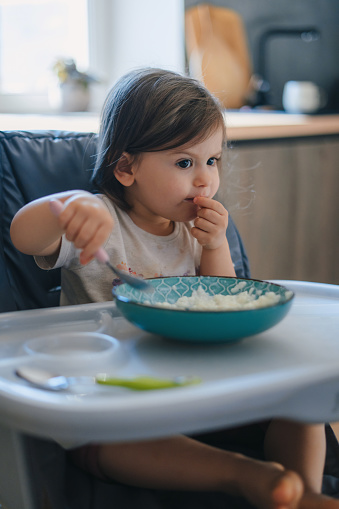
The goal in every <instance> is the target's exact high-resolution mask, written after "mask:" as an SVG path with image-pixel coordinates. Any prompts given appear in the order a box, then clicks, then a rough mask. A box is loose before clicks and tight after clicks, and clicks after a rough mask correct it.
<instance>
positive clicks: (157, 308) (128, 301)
mask: <svg viewBox="0 0 339 509" xmlns="http://www.w3.org/2000/svg"><path fill="white" fill-rule="evenodd" d="M173 278H179V279H190V278H205V279H209V278H216V279H235V280H237V281H251V282H254V283H265V284H267V285H271V286H275V287H279V288H281V289H283V290H285V291H287V292H290V294H291V295H290V296H289V297H287V298H285V299H284V300H283V302H277V303H276V304H272V305H268V306H262V307H260V308H254V309H215V310H213V309H187V308H182V309H173V308H166V307H162V306H155V305H153V304H148V303H145V302H137V301H135V300H133V299H131V298H129V297H126V296H124V295H117V293H116V292H118V291H119V288H121V287H122V286H125V285H126V286H128V284H127V283H122V284H121V285H119V286H116V287H115V288H113V290H112V294H113V297H114V298H115V299H116V300H117V301H119V302H122V303H124V304H129V305H131V306H136V307H141V308H147V309H152V310H154V311H156V312H159V311H161V312H167V313H168V312H170V313H173V312H179V313H188V312H189V313H201V314H204V315H206V314H208V313H212V314H220V313H224V314H231V313H253V312H258V311H259V312H260V311H267V310H268V309H274V308H278V307H279V306H286V304H288V303H290V302H291V301H292V300H293V299H294V297H295V293H294V292H293V291H292V290H290V289H289V288H287V287H286V286H284V285H281V284H279V283H273V282H271V281H266V280H264V279H253V278H244V277H234V276H163V277H154V278H145V281H156V280H158V279H173Z"/></svg>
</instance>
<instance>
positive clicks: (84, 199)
mask: <svg viewBox="0 0 339 509" xmlns="http://www.w3.org/2000/svg"><path fill="white" fill-rule="evenodd" d="M53 200H59V201H60V202H62V203H63V209H62V211H61V213H60V214H59V216H58V217H56V216H55V214H53V212H52V210H51V208H50V202H51V201H53ZM112 228H113V219H112V217H111V215H110V213H109V211H108V209H107V208H106V206H105V204H104V203H103V202H102V201H101V200H100V199H99V198H98V197H96V196H94V195H92V194H91V193H88V192H86V191H67V192H63V193H57V194H53V195H49V196H45V197H43V198H40V199H38V200H35V201H33V202H31V203H28V204H27V205H25V206H24V207H23V208H22V209H20V210H19V211H18V212H17V214H16V215H15V216H14V218H13V221H12V225H11V232H10V233H11V239H12V242H13V244H14V245H15V247H16V248H17V249H18V250H19V251H22V252H23V253H25V254H30V255H36V256H53V255H57V254H58V252H59V249H60V245H61V236H62V235H63V233H65V234H66V238H67V239H68V240H70V241H71V242H73V243H74V245H75V247H77V248H79V249H81V250H82V252H81V254H80V260H81V263H87V262H89V261H90V260H91V259H92V258H93V255H94V253H95V252H96V251H97V250H98V249H99V247H101V246H102V244H103V243H104V242H105V241H106V239H107V237H108V236H109V234H110V232H111V231H112Z"/></svg>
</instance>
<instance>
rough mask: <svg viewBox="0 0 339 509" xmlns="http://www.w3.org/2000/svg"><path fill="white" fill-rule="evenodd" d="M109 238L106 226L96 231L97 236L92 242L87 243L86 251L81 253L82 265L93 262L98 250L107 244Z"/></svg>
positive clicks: (94, 236)
mask: <svg viewBox="0 0 339 509" xmlns="http://www.w3.org/2000/svg"><path fill="white" fill-rule="evenodd" d="M107 237H108V235H107V230H106V228H105V227H104V226H102V227H100V228H98V229H96V231H95V235H92V236H91V237H90V240H89V241H88V242H86V244H85V246H84V249H83V250H82V252H81V256H80V261H81V263H83V264H84V263H88V262H89V261H91V260H92V259H93V258H94V257H95V253H96V252H97V251H98V249H99V248H100V247H101V246H102V245H103V244H104V243H105V242H106V240H107ZM79 247H80V246H79Z"/></svg>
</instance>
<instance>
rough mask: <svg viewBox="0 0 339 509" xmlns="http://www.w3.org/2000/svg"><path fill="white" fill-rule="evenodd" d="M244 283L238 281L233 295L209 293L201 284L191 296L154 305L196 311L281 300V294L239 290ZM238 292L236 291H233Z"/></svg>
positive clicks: (254, 306)
mask: <svg viewBox="0 0 339 509" xmlns="http://www.w3.org/2000/svg"><path fill="white" fill-rule="evenodd" d="M245 285H246V283H245V282H240V283H238V284H237V285H236V286H235V287H234V288H233V289H232V290H231V292H232V293H234V294H233V295H221V294H219V295H209V294H208V293H207V292H206V291H205V290H204V289H203V288H202V287H201V286H199V287H198V289H197V290H193V292H192V295H191V297H185V296H183V297H179V299H178V300H177V301H176V302H175V303H174V304H170V303H168V302H159V303H156V304H155V305H156V306H159V307H164V308H168V309H192V310H197V311H230V310H232V311H233V310H240V309H258V308H263V307H267V306H274V305H275V304H278V302H279V301H280V300H281V297H282V296H281V295H278V294H276V293H274V292H266V293H264V294H262V292H261V291H260V290H259V291H258V290H257V291H255V290H254V289H253V288H252V289H251V290H249V291H247V290H246V291H240V292H239V290H241V288H243V287H244V286H245ZM235 292H238V293H235ZM291 295H292V292H290V291H287V292H285V294H284V297H285V298H289V297H290V296H291Z"/></svg>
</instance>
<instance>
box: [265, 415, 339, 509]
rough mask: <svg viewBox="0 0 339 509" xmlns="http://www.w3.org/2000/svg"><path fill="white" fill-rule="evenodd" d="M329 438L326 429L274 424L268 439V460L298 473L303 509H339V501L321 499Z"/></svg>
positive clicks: (295, 424)
mask: <svg viewBox="0 0 339 509" xmlns="http://www.w3.org/2000/svg"><path fill="white" fill-rule="evenodd" d="M325 454H326V438H325V430H324V426H323V425H306V424H301V423H297V422H292V421H286V420H273V421H272V422H271V423H270V425H269V428H268V431H267V433H266V437H265V456H266V458H267V459H268V460H270V461H277V462H279V463H281V464H282V465H284V467H285V468H287V469H291V470H293V471H294V472H297V473H298V474H299V475H300V477H301V478H302V480H303V482H304V487H305V493H304V496H303V499H302V500H301V502H300V508H304V507H305V508H307V509H313V508H314V509H318V508H319V509H332V508H333V509H337V508H338V509H339V500H334V499H330V498H328V497H325V496H322V495H321V487H322V477H323V471H324V464H325Z"/></svg>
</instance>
